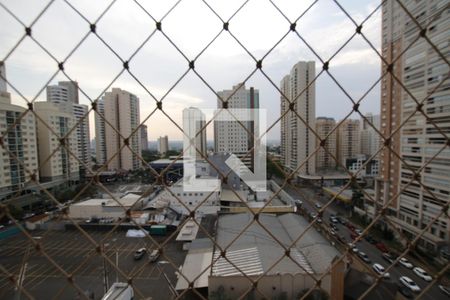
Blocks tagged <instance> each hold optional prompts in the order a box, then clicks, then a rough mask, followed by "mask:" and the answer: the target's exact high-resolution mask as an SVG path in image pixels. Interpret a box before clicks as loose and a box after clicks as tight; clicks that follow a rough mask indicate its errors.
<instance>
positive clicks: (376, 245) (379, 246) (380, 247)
mask: <svg viewBox="0 0 450 300" xmlns="http://www.w3.org/2000/svg"><path fill="white" fill-rule="evenodd" d="M375 247H377V248H378V250H380V251H381V252H389V250H388V248H387V247H386V245H384V244H383V243H382V242H379V243H376V244H375Z"/></svg>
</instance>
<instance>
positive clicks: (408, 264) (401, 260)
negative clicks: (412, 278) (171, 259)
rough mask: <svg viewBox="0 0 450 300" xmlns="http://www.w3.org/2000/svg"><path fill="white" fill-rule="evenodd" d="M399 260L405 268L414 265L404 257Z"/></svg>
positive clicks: (410, 267)
mask: <svg viewBox="0 0 450 300" xmlns="http://www.w3.org/2000/svg"><path fill="white" fill-rule="evenodd" d="M398 262H399V263H400V264H401V265H402V266H404V267H405V268H408V269H412V267H413V265H412V263H410V262H409V260H407V259H406V258H404V257H402V258H400V260H399V261H398Z"/></svg>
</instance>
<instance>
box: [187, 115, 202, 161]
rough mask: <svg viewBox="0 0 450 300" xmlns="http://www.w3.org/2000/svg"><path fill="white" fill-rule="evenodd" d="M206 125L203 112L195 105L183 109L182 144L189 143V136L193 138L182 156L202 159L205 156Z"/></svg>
mask: <svg viewBox="0 0 450 300" xmlns="http://www.w3.org/2000/svg"><path fill="white" fill-rule="evenodd" d="M205 125H206V119H205V114H204V113H203V112H202V111H201V110H200V109H198V108H196V107H189V108H185V109H183V131H184V135H183V137H184V144H185V145H190V138H193V139H194V143H193V145H191V146H190V147H189V148H188V150H187V151H186V152H184V156H187V157H190V158H194V159H195V160H203V159H204V157H207V153H206V127H205V128H203V127H204V126H205Z"/></svg>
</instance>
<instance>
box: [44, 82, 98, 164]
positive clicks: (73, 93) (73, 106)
mask: <svg viewBox="0 0 450 300" xmlns="http://www.w3.org/2000/svg"><path fill="white" fill-rule="evenodd" d="M47 101H48V102H52V103H55V104H57V105H58V106H59V108H60V109H61V110H63V111H65V112H66V113H68V114H73V115H74V117H75V122H76V123H75V124H76V132H77V139H78V158H79V159H80V161H81V162H82V163H81V164H80V171H81V173H84V172H83V171H82V170H83V169H86V167H89V166H90V164H91V154H90V132H89V116H88V115H87V114H88V112H89V107H88V106H87V105H84V104H79V103H78V102H79V100H78V83H77V82H75V81H60V82H58V85H49V86H47Z"/></svg>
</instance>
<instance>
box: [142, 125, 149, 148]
mask: <svg viewBox="0 0 450 300" xmlns="http://www.w3.org/2000/svg"><path fill="white" fill-rule="evenodd" d="M140 130H141V150H142V151H143V150H148V132H147V125H144V124H142V125H141V127H140Z"/></svg>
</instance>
